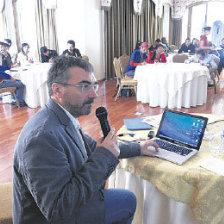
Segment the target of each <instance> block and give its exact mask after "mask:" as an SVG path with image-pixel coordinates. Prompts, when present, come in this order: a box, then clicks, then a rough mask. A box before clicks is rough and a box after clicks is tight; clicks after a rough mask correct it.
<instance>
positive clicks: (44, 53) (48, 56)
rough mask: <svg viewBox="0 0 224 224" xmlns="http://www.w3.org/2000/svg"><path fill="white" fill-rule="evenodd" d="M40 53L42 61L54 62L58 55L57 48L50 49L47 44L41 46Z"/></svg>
mask: <svg viewBox="0 0 224 224" xmlns="http://www.w3.org/2000/svg"><path fill="white" fill-rule="evenodd" d="M40 54H41V62H42V63H44V62H47V63H48V62H50V63H52V62H53V59H54V58H55V57H57V56H58V54H57V52H56V51H55V50H50V49H48V48H47V47H46V46H43V47H41V48H40Z"/></svg>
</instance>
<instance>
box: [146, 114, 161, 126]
mask: <svg viewBox="0 0 224 224" xmlns="http://www.w3.org/2000/svg"><path fill="white" fill-rule="evenodd" d="M161 118H162V114H161V115H158V116H155V117H150V118H147V117H145V118H144V119H143V121H144V122H145V123H147V124H150V125H152V126H153V127H158V126H159V124H160V121H161Z"/></svg>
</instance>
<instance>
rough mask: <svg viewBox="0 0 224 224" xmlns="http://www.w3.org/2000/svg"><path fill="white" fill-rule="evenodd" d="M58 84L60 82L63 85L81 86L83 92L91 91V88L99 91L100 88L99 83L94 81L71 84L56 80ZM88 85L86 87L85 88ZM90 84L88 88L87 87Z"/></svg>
mask: <svg viewBox="0 0 224 224" xmlns="http://www.w3.org/2000/svg"><path fill="white" fill-rule="evenodd" d="M56 83H57V84H60V85H62V86H72V87H81V91H82V92H89V91H90V90H91V88H92V89H93V90H94V91H95V92H97V91H98V90H99V83H98V82H96V83H93V84H91V83H90V82H82V83H77V84H70V83H61V82H56ZM84 86H86V89H84V88H85V87H84ZM87 86H88V88H87Z"/></svg>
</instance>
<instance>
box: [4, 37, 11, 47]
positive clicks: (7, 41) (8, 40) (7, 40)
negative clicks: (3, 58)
mask: <svg viewBox="0 0 224 224" xmlns="http://www.w3.org/2000/svg"><path fill="white" fill-rule="evenodd" d="M5 42H6V43H7V44H8V45H9V47H11V45H12V41H11V40H10V39H5Z"/></svg>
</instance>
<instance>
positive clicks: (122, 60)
mask: <svg viewBox="0 0 224 224" xmlns="http://www.w3.org/2000/svg"><path fill="white" fill-rule="evenodd" d="M118 60H119V62H120V66H121V74H122V76H124V74H125V73H126V69H127V66H128V63H129V60H130V56H129V55H122V56H120V57H119V59H118Z"/></svg>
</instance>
